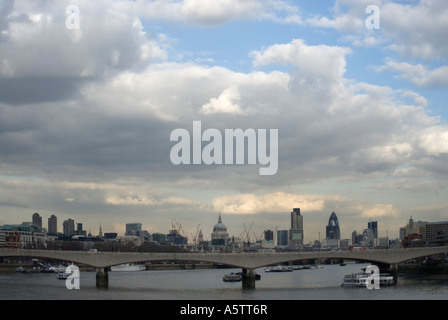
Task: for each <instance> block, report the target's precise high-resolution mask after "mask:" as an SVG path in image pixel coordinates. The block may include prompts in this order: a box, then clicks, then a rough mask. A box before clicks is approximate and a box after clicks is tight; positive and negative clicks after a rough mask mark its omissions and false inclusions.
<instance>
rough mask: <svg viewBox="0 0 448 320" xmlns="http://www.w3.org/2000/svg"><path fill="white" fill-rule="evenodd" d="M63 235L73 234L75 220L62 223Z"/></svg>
mask: <svg viewBox="0 0 448 320" xmlns="http://www.w3.org/2000/svg"><path fill="white" fill-rule="evenodd" d="M62 229H63V233H64V234H65V235H66V236H72V235H74V234H75V220H72V219H68V220H65V221H64V222H63V223H62Z"/></svg>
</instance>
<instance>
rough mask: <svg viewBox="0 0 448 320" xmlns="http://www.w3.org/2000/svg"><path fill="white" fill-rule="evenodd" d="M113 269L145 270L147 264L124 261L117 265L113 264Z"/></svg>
mask: <svg viewBox="0 0 448 320" xmlns="http://www.w3.org/2000/svg"><path fill="white" fill-rule="evenodd" d="M110 270H111V271H143V270H146V266H145V265H144V264H131V263H124V264H119V265H117V266H112V267H111V268H110Z"/></svg>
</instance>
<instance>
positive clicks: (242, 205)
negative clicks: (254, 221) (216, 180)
mask: <svg viewBox="0 0 448 320" xmlns="http://www.w3.org/2000/svg"><path fill="white" fill-rule="evenodd" d="M324 203H325V201H324V199H323V197H322V196H319V195H296V194H291V193H285V192H275V193H271V194H265V195H261V196H257V195H255V194H252V193H247V194H238V195H229V196H222V197H218V198H215V199H213V209H214V211H215V212H222V213H224V214H257V213H263V212H268V213H285V212H289V211H291V210H292V208H301V210H304V211H308V212H309V211H320V210H322V209H323V207H324Z"/></svg>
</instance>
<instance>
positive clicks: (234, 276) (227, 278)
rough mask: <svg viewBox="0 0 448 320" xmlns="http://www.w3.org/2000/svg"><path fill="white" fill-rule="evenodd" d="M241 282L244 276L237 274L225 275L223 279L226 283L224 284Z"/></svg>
mask: <svg viewBox="0 0 448 320" xmlns="http://www.w3.org/2000/svg"><path fill="white" fill-rule="evenodd" d="M241 280H242V276H241V275H240V274H238V273H235V272H231V273H229V274H226V275H224V277H222V281H224V282H238V281H241Z"/></svg>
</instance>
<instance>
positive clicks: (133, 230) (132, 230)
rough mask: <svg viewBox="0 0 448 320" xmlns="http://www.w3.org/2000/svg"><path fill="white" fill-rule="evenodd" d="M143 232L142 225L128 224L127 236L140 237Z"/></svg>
mask: <svg viewBox="0 0 448 320" xmlns="http://www.w3.org/2000/svg"><path fill="white" fill-rule="evenodd" d="M140 231H142V224H141V223H126V233H125V235H127V236H138V235H140Z"/></svg>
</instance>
